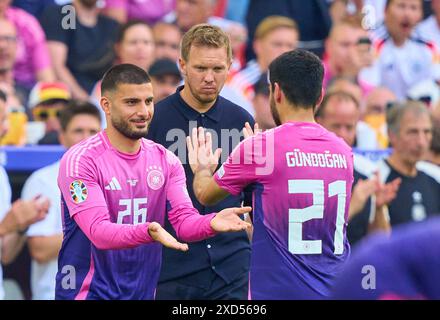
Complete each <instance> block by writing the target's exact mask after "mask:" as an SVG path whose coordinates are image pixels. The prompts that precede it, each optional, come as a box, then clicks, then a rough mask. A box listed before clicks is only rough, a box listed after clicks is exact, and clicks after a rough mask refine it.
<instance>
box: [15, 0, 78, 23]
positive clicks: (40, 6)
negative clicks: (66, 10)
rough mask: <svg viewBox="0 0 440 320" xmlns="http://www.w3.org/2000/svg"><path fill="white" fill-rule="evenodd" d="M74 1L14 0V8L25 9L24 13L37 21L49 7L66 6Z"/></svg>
mask: <svg viewBox="0 0 440 320" xmlns="http://www.w3.org/2000/svg"><path fill="white" fill-rule="evenodd" d="M71 2H72V0H38V1H35V0H13V1H12V5H13V6H14V7H17V8H20V9H23V10H24V11H26V12H28V13H30V14H31V15H33V16H34V17H36V18H37V19H38V18H40V16H41V14H42V13H43V11H44V9H46V8H47V7H49V6H51V5H54V4H58V5H64V4H69V3H71Z"/></svg>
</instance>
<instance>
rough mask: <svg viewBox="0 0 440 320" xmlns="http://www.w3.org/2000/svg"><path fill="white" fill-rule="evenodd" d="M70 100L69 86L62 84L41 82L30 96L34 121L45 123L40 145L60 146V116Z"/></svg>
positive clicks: (30, 106)
mask: <svg viewBox="0 0 440 320" xmlns="http://www.w3.org/2000/svg"><path fill="white" fill-rule="evenodd" d="M69 99H70V93H69V90H68V88H67V86H66V85H65V84H63V83H60V82H40V83H37V84H36V85H35V87H34V88H33V89H32V91H31V94H30V95H29V108H30V109H31V111H32V115H33V118H34V121H41V122H44V125H45V134H44V136H43V137H42V138H41V139H40V140H39V141H38V144H60V141H59V140H58V136H59V132H60V130H61V124H60V114H61V111H62V110H63V109H65V108H66V105H67V102H68V100H69Z"/></svg>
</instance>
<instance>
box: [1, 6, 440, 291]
mask: <svg viewBox="0 0 440 320" xmlns="http://www.w3.org/2000/svg"><path fill="white" fill-rule="evenodd" d="M200 23H209V24H213V25H216V26H219V27H220V28H222V29H223V30H224V31H225V32H226V33H227V34H228V35H229V36H230V40H231V43H232V52H233V61H232V64H231V69H230V71H229V75H228V79H227V81H226V84H225V86H224V87H223V89H222V91H221V93H220V94H221V95H222V96H223V97H225V98H227V99H229V100H230V101H232V102H234V103H236V104H237V105H239V106H241V107H242V108H244V109H245V110H246V111H248V112H249V113H250V114H251V115H252V116H253V117H254V119H255V121H256V122H257V123H258V124H259V126H260V128H262V129H263V130H267V129H271V128H273V127H275V123H274V120H273V118H272V115H271V112H270V107H269V106H270V101H269V88H268V83H267V69H268V66H269V64H270V63H271V62H272V61H273V60H274V59H275V58H276V57H278V56H279V55H281V54H282V53H284V52H287V51H290V50H293V49H296V48H305V49H308V50H311V51H312V52H314V53H316V54H317V55H318V56H319V57H320V58H321V59H322V62H323V64H324V67H325V76H324V90H325V95H324V100H323V103H322V105H321V106H320V107H318V112H317V115H316V118H317V121H318V122H319V123H320V124H321V125H323V126H324V127H325V128H327V129H328V130H330V131H333V132H335V133H336V134H337V135H338V136H340V137H341V138H343V139H344V140H345V141H346V142H347V144H349V145H350V146H353V147H356V148H358V149H360V150H387V149H389V148H392V151H390V152H391V154H390V156H389V158H387V159H386V160H383V161H381V162H380V163H379V164H374V163H370V161H368V160H367V159H364V158H362V157H361V156H359V157H358V158H355V186H354V190H353V198H352V202H351V204H352V206H351V210H350V223H349V227H348V236H349V239H350V241H351V242H352V243H353V244H355V243H356V242H357V241H359V240H360V239H361V238H363V237H364V236H365V235H366V234H367V233H369V232H370V231H372V230H390V229H391V228H392V226H394V225H397V224H400V223H406V222H412V221H422V220H425V219H426V218H427V217H428V216H430V215H432V214H436V213H439V212H440V201H439V200H438V199H437V198H438V194H440V169H439V168H438V166H439V165H440V137H439V134H440V131H439V130H440V0H432V1H423V0H391V1H389V0H388V1H386V0H308V1H304V0H276V1H266V0H234V1H232V0H229V1H228V0H101V1H98V0H73V1H67V0H44V1H26V0H15V1H12V0H0V122H2V123H3V124H4V125H3V126H0V146H2V145H3V146H5V145H9V146H10V145H12V146H26V145H47V144H52V145H60V144H61V145H64V146H66V147H69V146H71V145H72V143H73V142H72V141H74V142H77V140H75V139H73V140H67V141H66V135H67V134H68V130H67V129H68V128H70V129H72V128H71V127H68V126H67V124H66V123H64V125H63V122H62V117H61V116H62V113H63V111H64V112H65V110H66V109H69V108H70V109H71V108H73V106H78V105H79V106H82V107H81V108H82V109H81V110H82V111H84V110H83V109H84V108H85V109H87V107H84V104H87V106H92V105H94V106H95V108H96V110H97V113H98V114H97V115H93V112H91V111H90V110H89V111H87V110H86V111H85V114H88V115H90V114H92V116H93V117H94V119H95V120H96V119H99V122H100V123H99V125H98V123H94V125H95V126H92V127H93V128H92V129H90V128H89V129H87V130H88V131H87V132H89V134H93V133H94V132H95V131H97V130H99V129H100V128H105V120H103V119H105V118H104V117H103V114H102V112H103V111H102V110H101V108H100V106H99V101H100V80H101V78H102V76H103V75H104V73H105V71H106V70H108V69H109V68H110V67H111V66H112V65H115V64H121V63H131V64H135V65H137V66H139V67H141V68H143V69H144V70H147V71H148V72H149V75H150V76H151V79H152V83H153V89H154V99H155V102H158V101H160V100H162V99H164V98H166V97H167V96H169V95H171V94H173V93H174V92H176V88H177V87H178V86H179V85H181V84H182V79H183V76H182V74H181V72H180V70H179V63H178V61H179V56H180V41H181V38H182V35H183V34H184V33H185V32H186V31H188V30H189V29H190V28H191V27H192V26H194V25H196V24H200ZM100 113H101V114H100ZM71 118H73V116H71ZM69 121H70V120H69ZM72 121H73V120H72ZM95 122H96V121H95ZM74 125H75V124H72V126H73V127H74ZM3 127H4V128H3ZM84 130H85V129H84ZM2 131H3V132H2ZM85 136H86V135H85ZM82 137H84V136H82ZM54 168H55V167H54ZM54 168H52V169H53V170H55V169H56V168H55V169H54ZM53 172H55V171H53ZM49 177H53V174H52V175H49ZM31 178H32V177H31ZM33 179H34V181H33V182H34V183H38V182H37V180H38V179H40V183H43V185H41V184H40V185H38V184H36V185H32V186H31V185H30V184H31V183H32V182H28V185H27V186H25V188H24V190H23V194H22V195H23V198H26V199H31V198H32V197H33V196H34V194H35V191H38V190H44V188H45V187H44V182H47V180H49V179H47V176H46V177H45V176H40V177H39V178H38V177H34V178H33ZM53 183H56V181H54V182H53ZM53 183H52V184H53ZM387 184H389V186H391V187H392V188H389V189H392V190H393V191H391V192H390V194H386V192H385V191H384V190H385V189H384V188H385V187H384V186H385V185H387ZM389 189H386V190H389ZM55 199H56V196H55ZM56 215H57V213H56V212H55V213H50V212H49V214H48V216H52V217H53V216H56ZM0 220H1V219H0ZM39 224H40V225H39V227H38V224H35V225H33V226H32V227H31V229H30V230H27V231H28V234H27V235H28V237H29V247H30V253H31V256H32V258H33V268H34V270H33V272H35V273H36V274H35V275H33V277H35V278H34V279H33V280H32V281H34V283H32V285H33V287H34V288H35V290H34V292H33V294H34V298H41V299H47V298H50V297H51V291H50V290H51V289H50V290H49V292H48V293H47V295H46V291H45V290H46V289H45V288H44V286H45V281H46V279H47V277H48V276H49V275H51V273H50V272H52V273H53V272H54V271H53V270H56V253H57V251H58V250H59V246H60V244H61V238H60V236H61V232H62V230H61V223H60V221H59V220H56V219H55V220H51V222H47V223H45V224H42V223H41V222H40V223H39ZM34 226H36V227H34ZM48 237H52V238H51V239H50V241H52V243H53V242H56V245H53V246H51V248H50V250H49V249H47V250H45V249H44V248H48V247H47V246H48V245H47V243H48V239H47V238H48ZM20 247H21V246H20ZM49 252H50V253H49ZM2 258H4V255H3V257H2ZM3 260H4V259H3ZM3 262H5V261H3ZM48 263H51V266H50V270H52V271H50V272H49V271H48V270H49V269H48V268H49V267H48V266H47V264H48ZM42 264H43V265H44V268H41V265H42ZM38 268H39V269H38ZM38 277H40V278H38ZM37 278H38V279H40V280H39V281H40V284H39V283H38V279H37Z"/></svg>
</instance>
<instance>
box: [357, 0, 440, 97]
mask: <svg viewBox="0 0 440 320" xmlns="http://www.w3.org/2000/svg"><path fill="white" fill-rule="evenodd" d="M422 2H423V1H422V0H388V1H387V3H386V9H385V25H384V26H383V27H382V28H379V29H377V30H376V31H375V32H374V39H375V41H374V48H375V51H376V55H377V59H376V61H375V62H374V64H373V66H372V67H371V68H367V69H364V70H363V71H362V76H363V77H365V78H364V79H365V80H366V81H368V82H369V83H372V84H374V85H376V86H379V85H380V86H385V87H387V88H388V89H390V90H391V91H393V92H394V94H395V95H396V96H397V98H398V99H399V100H403V99H405V98H406V96H407V92H408V89H409V88H411V87H412V86H413V85H414V84H416V83H418V82H419V81H422V80H429V79H439V78H440V64H439V61H438V54H439V53H438V51H437V50H436V48H435V46H433V45H432V43H430V42H427V41H425V40H423V39H421V38H418V37H416V36H412V34H413V31H414V28H415V26H416V24H417V23H418V22H419V21H420V20H421V18H422V14H423V11H422Z"/></svg>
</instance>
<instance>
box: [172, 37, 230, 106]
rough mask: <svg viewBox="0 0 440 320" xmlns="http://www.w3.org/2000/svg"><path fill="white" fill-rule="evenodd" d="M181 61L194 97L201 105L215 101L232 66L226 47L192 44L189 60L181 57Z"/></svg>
mask: <svg viewBox="0 0 440 320" xmlns="http://www.w3.org/2000/svg"><path fill="white" fill-rule="evenodd" d="M179 63H180V70H181V71H182V74H183V75H184V76H185V87H188V89H189V91H190V93H191V96H192V98H193V99H195V100H196V102H197V103H198V104H199V105H200V106H201V107H204V106H206V105H209V104H211V103H213V102H214V101H215V100H216V99H217V97H218V95H219V93H220V91H221V89H222V88H223V85H224V84H225V81H226V77H227V75H228V70H229V68H230V66H231V61H229V59H228V55H227V50H226V47H221V48H215V47H206V46H201V47H198V46H194V45H192V46H191V48H190V50H189V56H188V61H185V60H183V59H182V58H180V59H179Z"/></svg>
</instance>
